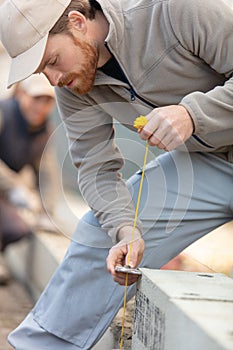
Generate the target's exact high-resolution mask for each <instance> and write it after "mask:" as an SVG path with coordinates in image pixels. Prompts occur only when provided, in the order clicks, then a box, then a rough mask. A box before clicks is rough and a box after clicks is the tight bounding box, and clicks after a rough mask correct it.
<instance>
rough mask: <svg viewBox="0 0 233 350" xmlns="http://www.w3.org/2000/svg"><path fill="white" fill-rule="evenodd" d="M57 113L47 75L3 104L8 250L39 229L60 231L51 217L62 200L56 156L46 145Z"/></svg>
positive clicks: (0, 178) (0, 184) (2, 219)
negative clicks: (56, 199) (57, 186)
mask: <svg viewBox="0 0 233 350" xmlns="http://www.w3.org/2000/svg"><path fill="white" fill-rule="evenodd" d="M54 109H55V98H54V89H53V87H52V86H50V84H49V83H48V81H47V79H46V78H45V77H44V76H42V75H34V76H31V77H30V78H28V79H26V80H24V81H23V82H21V83H20V84H18V85H17V86H16V88H15V90H14V92H13V94H12V96H11V97H8V98H5V99H2V100H0V251H2V252H3V251H4V250H5V248H6V247H7V246H8V245H9V244H11V243H14V242H16V241H19V240H20V239H22V238H25V237H29V236H31V234H32V231H33V230H34V229H35V228H42V229H46V230H55V228H54V225H53V224H52V221H51V220H50V219H49V218H50V217H51V215H53V210H54V203H55V202H56V201H55V197H56V192H57V189H56V178H57V167H56V157H55V153H54V152H53V149H52V146H50V147H47V146H46V144H47V142H48V140H49V137H50V135H51V133H52V131H53V128H52V125H51V122H50V118H49V117H50V116H51V114H52V112H53V111H54ZM42 157H43V162H42V163H41V159H42ZM42 197H43V198H42Z"/></svg>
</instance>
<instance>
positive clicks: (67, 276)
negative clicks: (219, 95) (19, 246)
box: [9, 151, 233, 350]
mask: <svg viewBox="0 0 233 350" xmlns="http://www.w3.org/2000/svg"><path fill="white" fill-rule="evenodd" d="M140 178H141V172H140V171H139V172H138V173H136V174H135V175H134V176H133V177H132V178H131V179H130V180H129V181H128V187H129V189H130V191H131V193H132V196H133V198H134V200H136V198H137V193H138V187H139V182H140ZM140 218H141V220H142V223H143V232H144V240H145V245H146V249H145V253H144V258H143V261H142V263H141V266H143V267H148V268H160V267H161V266H162V265H164V264H165V263H166V262H168V261H169V260H170V259H172V258H173V257H174V256H176V255H177V254H178V253H179V252H181V251H182V250H183V249H184V248H185V247H187V246H188V245H190V244H191V243H192V242H194V241H196V240H197V239H199V238H200V237H202V236H203V235H205V234H207V233H208V232H210V231H211V230H213V229H215V228H216V227H218V226H220V225H221V224H224V223H225V222H228V221H230V220H232V219H233V164H231V163H229V162H226V161H224V160H223V159H220V158H218V157H216V156H215V155H212V154H202V153H192V154H188V153H185V152H179V151H173V152H170V153H166V154H163V155H161V156H160V157H158V158H157V160H155V161H152V162H151V163H149V164H148V166H147V169H146V174H145V181H144V185H143V194H142V199H141V205H140ZM111 245H112V243H111V240H110V238H109V237H108V236H107V235H106V233H105V232H104V231H102V229H101V228H100V226H99V224H98V221H97V220H96V219H95V217H94V215H93V214H92V212H90V213H88V214H86V215H85V216H84V218H83V219H82V220H81V221H80V223H79V224H78V226H77V229H76V232H75V233H74V236H73V239H72V241H71V244H70V247H69V249H68V252H67V254H66V256H65V258H64V261H63V262H62V263H61V265H60V266H59V267H58V269H57V270H56V272H55V274H54V275H53V277H52V279H51V281H50V282H49V284H48V286H47V288H46V289H45V291H44V292H43V294H42V296H41V297H40V299H39V301H38V302H37V304H36V305H35V307H34V309H33V310H32V311H31V313H30V314H29V315H28V316H27V318H26V319H25V320H24V321H23V322H22V323H21V325H19V327H18V328H17V329H16V330H14V331H13V332H12V333H11V334H10V335H9V342H10V343H11V344H12V345H13V346H14V347H15V348H16V349H17V350H32V349H33V350H77V349H91V347H92V346H93V345H94V344H95V343H96V342H97V341H98V340H99V339H100V338H101V336H102V335H103V334H104V332H105V331H106V329H107V328H108V326H109V325H110V323H111V321H112V319H113V318H114V316H115V315H116V313H117V312H118V310H119V308H120V307H121V306H122V302H123V293H124V287H121V286H119V285H118V284H116V283H115V282H113V280H112V277H111V275H110V274H109V273H108V272H107V270H106V263H105V260H106V257H107V255H108V251H109V248H110V247H111ZM134 293H135V285H134V286H131V287H130V288H128V298H131V297H132V296H133V295H134Z"/></svg>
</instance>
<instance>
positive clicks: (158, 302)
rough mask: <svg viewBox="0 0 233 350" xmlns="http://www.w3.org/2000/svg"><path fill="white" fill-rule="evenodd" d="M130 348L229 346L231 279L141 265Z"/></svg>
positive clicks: (222, 349)
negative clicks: (141, 273) (155, 268)
mask: <svg viewBox="0 0 233 350" xmlns="http://www.w3.org/2000/svg"><path fill="white" fill-rule="evenodd" d="M142 272H143V275H142V278H141V281H140V282H139V283H138V288H137V294H136V300H135V316H134V317H135V322H134V330H133V340H132V350H187V349H188V350H197V349H205V350H232V349H233V280H232V279H231V278H229V277H227V276H225V275H222V274H217V273H216V274H209V273H208V274H206V273H195V272H183V271H168V270H148V269H142Z"/></svg>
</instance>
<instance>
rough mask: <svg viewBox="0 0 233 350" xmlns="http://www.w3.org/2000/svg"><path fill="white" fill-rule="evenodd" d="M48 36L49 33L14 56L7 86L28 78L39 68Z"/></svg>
mask: <svg viewBox="0 0 233 350" xmlns="http://www.w3.org/2000/svg"><path fill="white" fill-rule="evenodd" d="M48 36H49V34H46V35H45V36H44V37H43V38H42V39H41V40H40V41H38V42H37V43H36V44H35V45H34V46H33V47H31V48H30V49H29V50H27V51H25V52H23V53H22V54H21V55H18V56H16V57H14V58H12V61H11V66H10V73H9V78H8V84H7V88H10V87H11V86H12V85H13V84H15V83H17V82H19V81H21V80H24V79H26V78H28V77H29V76H30V75H32V74H33V73H34V72H35V71H36V70H37V68H38V67H39V65H40V63H41V60H42V58H43V56H44V52H45V47H46V44H47V40H48Z"/></svg>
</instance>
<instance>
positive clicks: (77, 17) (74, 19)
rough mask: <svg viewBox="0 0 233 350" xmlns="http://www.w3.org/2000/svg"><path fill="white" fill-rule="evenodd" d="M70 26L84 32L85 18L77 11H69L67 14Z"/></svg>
mask: <svg viewBox="0 0 233 350" xmlns="http://www.w3.org/2000/svg"><path fill="white" fill-rule="evenodd" d="M68 18H69V24H70V28H73V29H76V30H78V31H80V32H82V34H85V33H86V31H87V19H86V17H85V16H84V15H83V14H82V13H81V12H79V11H70V12H69V14H68Z"/></svg>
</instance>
